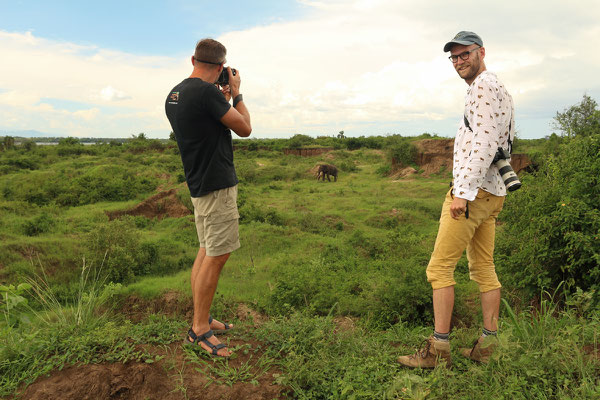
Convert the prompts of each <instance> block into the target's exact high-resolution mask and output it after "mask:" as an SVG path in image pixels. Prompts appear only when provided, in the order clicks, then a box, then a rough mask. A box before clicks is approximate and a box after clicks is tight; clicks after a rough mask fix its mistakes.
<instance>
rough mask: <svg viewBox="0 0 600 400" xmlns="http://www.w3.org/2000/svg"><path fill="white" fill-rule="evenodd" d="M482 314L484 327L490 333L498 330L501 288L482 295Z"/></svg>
mask: <svg viewBox="0 0 600 400" xmlns="http://www.w3.org/2000/svg"><path fill="white" fill-rule="evenodd" d="M481 313H482V314H483V327H484V328H485V329H487V330H488V331H492V332H495V331H497V330H498V315H499V314H500V288H498V289H494V290H490V291H489V292H485V293H481Z"/></svg>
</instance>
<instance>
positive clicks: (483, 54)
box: [479, 47, 485, 60]
mask: <svg viewBox="0 0 600 400" xmlns="http://www.w3.org/2000/svg"><path fill="white" fill-rule="evenodd" d="M479 51H480V57H481V59H482V60H483V59H484V58H485V47H482V48H480V49H479Z"/></svg>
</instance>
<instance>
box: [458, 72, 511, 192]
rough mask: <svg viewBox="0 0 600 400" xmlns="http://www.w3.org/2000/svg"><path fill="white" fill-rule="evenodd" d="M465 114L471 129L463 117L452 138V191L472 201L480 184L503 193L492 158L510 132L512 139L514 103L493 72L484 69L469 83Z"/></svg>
mask: <svg viewBox="0 0 600 400" xmlns="http://www.w3.org/2000/svg"><path fill="white" fill-rule="evenodd" d="M465 116H466V117H467V119H468V121H469V126H470V127H471V129H472V130H471V129H469V128H467V127H466V126H465V123H464V118H463V119H462V121H461V123H460V126H459V127H458V132H457V133H456V138H455V139H454V163H453V168H452V175H453V177H454V190H453V192H454V195H455V196H456V197H460V198H463V199H466V200H469V201H472V200H474V199H475V196H476V195H477V192H478V189H479V188H481V189H483V190H485V191H486V192H489V193H491V194H493V195H496V196H505V195H506V186H505V185H504V181H503V180H502V177H501V176H500V173H499V172H498V167H496V165H494V164H492V161H493V159H494V156H495V155H496V151H497V150H498V147H502V148H504V149H507V150H508V139H509V135H510V139H511V141H512V140H513V139H514V134H513V132H514V126H515V123H514V106H513V100H512V97H511V96H510V94H509V93H508V91H507V90H506V88H505V87H504V85H503V84H502V83H501V82H500V81H499V80H498V78H497V77H496V74H494V73H492V72H489V71H483V72H482V73H481V74H479V75H478V76H477V77H476V78H475V80H474V81H473V83H471V85H470V86H469V89H468V90H467V95H466V96H465ZM509 127H510V128H509ZM509 130H510V131H511V132H509Z"/></svg>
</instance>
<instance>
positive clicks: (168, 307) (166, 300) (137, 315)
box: [119, 291, 268, 327]
mask: <svg viewBox="0 0 600 400" xmlns="http://www.w3.org/2000/svg"><path fill="white" fill-rule="evenodd" d="M119 310H120V313H121V314H122V315H125V316H127V318H129V319H130V320H131V321H134V322H138V321H141V320H142V319H144V318H146V317H147V316H148V314H165V315H168V316H171V317H182V318H184V319H186V320H187V321H191V320H192V317H193V315H194V305H193V303H192V296H191V295H190V294H184V293H180V292H177V291H169V292H165V293H163V294H162V295H160V296H159V297H156V298H153V299H143V298H141V297H138V296H135V295H133V296H129V297H127V298H126V299H125V300H124V301H123V303H122V305H121V306H120V308H119ZM234 316H235V317H237V319H238V320H240V321H248V322H251V323H252V325H254V326H255V327H257V326H261V325H262V324H264V323H265V322H266V321H267V320H268V317H267V316H265V315H262V314H260V313H259V312H257V311H255V310H253V309H252V308H250V307H249V306H248V305H246V304H244V303H239V304H237V306H236V308H235V310H232V311H230V314H229V315H219V316H215V317H221V318H226V319H230V318H231V317H234Z"/></svg>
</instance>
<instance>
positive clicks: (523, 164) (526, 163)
mask: <svg viewBox="0 0 600 400" xmlns="http://www.w3.org/2000/svg"><path fill="white" fill-rule="evenodd" d="M510 165H511V167H512V169H513V170H514V171H515V172H516V173H517V174H518V173H519V172H521V171H529V169H530V167H533V168H537V167H536V166H534V164H533V163H532V162H531V159H530V158H529V156H528V155H527V154H513V155H511V156H510Z"/></svg>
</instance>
